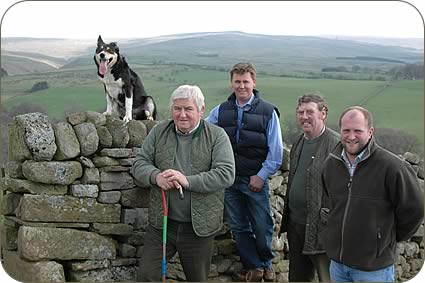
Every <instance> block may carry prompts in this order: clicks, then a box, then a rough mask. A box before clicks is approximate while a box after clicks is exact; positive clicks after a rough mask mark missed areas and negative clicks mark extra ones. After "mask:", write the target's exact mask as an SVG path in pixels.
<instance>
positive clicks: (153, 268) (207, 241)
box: [137, 219, 214, 282]
mask: <svg viewBox="0 0 425 283" xmlns="http://www.w3.org/2000/svg"><path fill="white" fill-rule="evenodd" d="M162 231H163V230H162V229H155V228H154V227H152V226H150V225H149V226H148V228H147V232H146V235H145V241H144V245H143V250H142V258H141V260H140V264H139V271H138V273H137V281H138V282H148V281H150V282H160V281H161V276H162ZM213 241H214V236H210V237H199V236H197V235H196V234H195V232H194V231H193V228H192V223H190V222H189V223H187V222H177V221H173V220H171V219H168V226H167V251H166V252H167V262H168V260H170V258H172V257H173V256H174V255H175V254H176V253H177V252H178V254H179V258H180V263H181V265H182V267H183V271H184V274H185V275H186V280H187V281H189V282H204V281H207V279H208V273H209V271H210V265H211V257H212V253H213Z"/></svg>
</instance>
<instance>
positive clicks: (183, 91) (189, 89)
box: [170, 85, 205, 111]
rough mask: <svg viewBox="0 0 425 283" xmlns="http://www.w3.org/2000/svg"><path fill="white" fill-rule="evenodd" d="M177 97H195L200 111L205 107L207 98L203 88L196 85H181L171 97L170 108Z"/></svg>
mask: <svg viewBox="0 0 425 283" xmlns="http://www.w3.org/2000/svg"><path fill="white" fill-rule="evenodd" d="M176 99H193V100H194V101H195V103H196V106H197V107H198V110H199V111H201V110H202V108H203V107H205V99H204V95H203V93H202V90H201V89H200V88H199V86H196V85H181V86H179V87H178V88H176V89H175V90H174V91H173V93H172V94H171V97H170V109H171V107H172V106H173V104H174V101H175V100H176Z"/></svg>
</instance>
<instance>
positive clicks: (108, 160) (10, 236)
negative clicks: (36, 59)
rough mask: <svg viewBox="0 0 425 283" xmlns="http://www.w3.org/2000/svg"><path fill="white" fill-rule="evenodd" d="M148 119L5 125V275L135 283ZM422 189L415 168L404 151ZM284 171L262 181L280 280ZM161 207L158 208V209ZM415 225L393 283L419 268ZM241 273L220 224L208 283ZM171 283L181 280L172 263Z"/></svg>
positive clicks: (41, 118)
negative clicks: (137, 168)
mask: <svg viewBox="0 0 425 283" xmlns="http://www.w3.org/2000/svg"><path fill="white" fill-rule="evenodd" d="M154 125H155V122H153V121H134V120H133V121H130V122H129V123H127V124H125V123H124V122H123V121H121V120H119V119H116V118H114V117H112V116H105V115H103V114H100V113H97V112H81V113H75V114H72V115H70V116H68V117H67V118H66V121H65V122H59V123H56V124H52V123H51V122H50V121H49V119H48V117H47V116H45V115H44V114H41V113H29V114H24V115H19V116H16V117H15V118H14V120H13V122H12V123H11V124H10V125H9V162H7V164H6V165H5V168H4V174H3V175H4V176H3V178H2V179H1V187H2V190H1V191H2V194H3V197H2V203H1V214H2V215H3V216H2V226H1V247H2V249H1V252H2V259H3V266H4V268H5V270H6V271H7V272H8V273H9V274H10V275H11V276H12V277H13V278H15V279H16V280H19V281H42V282H65V281H83V282H84V281H86V282H87V281H90V282H111V281H126V282H129V281H135V274H136V271H137V263H138V261H139V259H140V256H141V249H142V247H143V242H144V241H143V239H144V235H145V231H146V226H147V216H148V205H149V189H147V188H141V187H138V186H137V185H136V184H135V182H134V180H133V178H132V176H131V175H130V174H129V170H130V167H131V164H132V161H133V160H134V157H135V155H136V153H137V150H138V149H139V148H140V146H141V145H142V144H143V141H144V139H145V138H146V135H147V134H148V132H149V130H150V129H151V128H152V127H153V126H154ZM404 158H405V159H406V160H408V161H409V162H410V163H411V164H413V166H414V167H415V168H416V170H417V172H418V176H419V179H420V182H421V185H422V187H423V171H424V170H423V161H420V160H419V157H418V156H417V155H414V154H411V153H406V154H405V156H404ZM288 170H289V149H288V148H286V147H285V151H284V164H282V166H281V168H280V170H279V171H278V172H277V173H276V174H275V175H274V176H271V177H270V179H269V182H270V191H271V195H270V200H271V204H272V213H273V218H274V220H275V234H274V237H273V243H272V246H273V250H274V252H275V254H276V256H275V258H274V259H273V266H274V269H275V271H276V273H277V280H278V281H284V282H287V281H288V266H289V264H288V260H287V255H288V252H289V247H288V243H287V241H286V235H285V234H284V235H283V236H282V237H278V235H277V232H278V231H279V223H280V221H281V219H282V215H281V212H282V210H283V204H284V201H283V199H284V195H285V193H286V184H287V176H288ZM159 205H160V204H159ZM422 237H423V227H421V229H420V230H419V231H418V232H417V234H416V235H415V237H413V238H412V240H411V241H408V242H403V243H399V244H398V245H397V255H398V259H397V274H398V280H401V281H403V280H407V279H409V278H411V277H412V276H414V275H415V274H416V273H417V272H418V271H419V269H420V268H421V267H422V264H423V258H424V249H423V244H422ZM241 268H242V265H241V263H240V260H239V257H238V255H237V251H236V246H235V243H234V241H233V239H232V237H231V233H230V231H229V229H228V228H227V226H224V227H223V229H222V231H221V232H220V233H219V234H218V235H217V236H216V240H215V247H214V256H213V260H212V265H211V271H210V279H211V281H231V274H232V272H234V271H238V270H240V269H241ZM167 275H168V278H169V280H174V281H185V276H184V273H183V269H182V267H181V264H180V262H179V259H178V256H176V257H174V258H173V259H172V260H171V261H170V263H169V265H168V270H167Z"/></svg>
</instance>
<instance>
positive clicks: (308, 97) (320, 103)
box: [297, 93, 328, 114]
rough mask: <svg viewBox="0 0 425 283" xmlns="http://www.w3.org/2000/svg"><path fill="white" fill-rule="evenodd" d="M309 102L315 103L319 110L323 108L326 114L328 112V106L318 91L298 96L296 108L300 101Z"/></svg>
mask: <svg viewBox="0 0 425 283" xmlns="http://www.w3.org/2000/svg"><path fill="white" fill-rule="evenodd" d="M310 102H314V103H316V104H317V108H318V109H319V111H322V110H325V112H326V114H327V113H328V106H327V105H326V102H325V99H324V98H323V96H322V95H320V94H318V93H306V94H304V95H303V96H300V97H299V98H298V106H297V108H298V107H300V105H301V104H302V103H310Z"/></svg>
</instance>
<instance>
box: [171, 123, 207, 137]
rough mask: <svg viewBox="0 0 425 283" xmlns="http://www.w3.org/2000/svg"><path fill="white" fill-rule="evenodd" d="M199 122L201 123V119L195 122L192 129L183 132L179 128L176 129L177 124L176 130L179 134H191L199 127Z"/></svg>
mask: <svg viewBox="0 0 425 283" xmlns="http://www.w3.org/2000/svg"><path fill="white" fill-rule="evenodd" d="M199 123H201V120H199V121H198V124H196V126H195V128H193V129H192V130H190V131H189V132H187V133H183V132H182V131H180V130H179V129H177V126H176V132H177V133H179V134H181V135H190V134H192V133H193V132H194V131H195V130H196V129H197V128H198V127H199Z"/></svg>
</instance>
